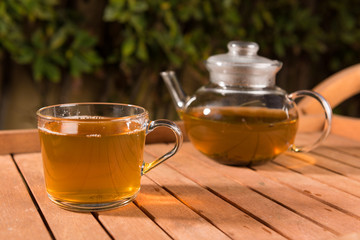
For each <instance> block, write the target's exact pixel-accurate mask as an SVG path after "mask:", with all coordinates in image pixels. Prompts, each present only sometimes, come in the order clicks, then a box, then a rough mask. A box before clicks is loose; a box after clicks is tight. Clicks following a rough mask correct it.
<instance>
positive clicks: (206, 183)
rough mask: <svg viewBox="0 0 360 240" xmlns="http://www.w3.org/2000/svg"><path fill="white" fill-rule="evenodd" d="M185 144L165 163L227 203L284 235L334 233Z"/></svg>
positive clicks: (304, 236)
mask: <svg viewBox="0 0 360 240" xmlns="http://www.w3.org/2000/svg"><path fill="white" fill-rule="evenodd" d="M187 147H191V144H190V143H189V144H184V146H183V148H182V150H180V152H179V153H178V154H177V155H175V156H174V157H173V158H172V159H170V160H168V161H167V163H166V164H167V165H170V166H172V167H173V168H174V169H176V170H177V171H179V172H181V173H182V174H184V175H185V176H186V177H188V178H190V179H191V180H193V181H195V182H197V183H198V184H200V185H201V186H203V187H204V188H209V189H212V191H214V192H217V193H218V194H219V195H222V196H223V198H224V199H227V200H228V201H229V203H232V204H234V205H235V206H238V207H240V209H245V210H246V211H247V212H250V213H252V214H253V215H255V216H257V217H258V218H259V219H261V220H262V221H264V222H266V223H267V224H268V225H269V226H271V228H272V229H273V230H274V231H277V232H281V233H282V234H283V235H284V236H287V237H289V238H292V239H319V238H320V237H323V238H328V239H332V238H334V237H335V236H334V235H333V234H332V233H331V232H330V231H329V230H325V229H324V228H323V227H321V226H319V225H318V224H315V223H313V222H311V221H309V220H308V219H305V218H303V217H301V216H299V215H297V214H296V213H294V212H292V211H290V210H289V209H286V208H284V207H282V206H280V205H278V204H277V203H275V202H273V201H271V200H269V199H268V198H265V197H264V196H262V195H260V194H258V193H256V192H254V191H252V190H250V189H248V188H247V187H245V186H243V185H241V184H239V183H238V182H235V181H233V180H232V179H230V178H228V177H225V176H224V175H223V174H220V173H219V172H218V171H217V169H213V168H211V167H209V166H207V165H204V162H203V161H199V159H198V157H201V155H199V156H198V155H196V154H198V152H195V151H194V149H190V150H189V151H187V149H186V148H187ZM147 149H148V150H149V151H151V152H152V153H153V154H156V155H159V153H160V152H161V151H163V150H162V146H161V145H159V144H156V145H151V146H149V148H147ZM211 164H212V163H211ZM255 203H256V204H255ZM254 204H255V205H254ZM280 216H281V217H280ZM305 229H306V231H305Z"/></svg>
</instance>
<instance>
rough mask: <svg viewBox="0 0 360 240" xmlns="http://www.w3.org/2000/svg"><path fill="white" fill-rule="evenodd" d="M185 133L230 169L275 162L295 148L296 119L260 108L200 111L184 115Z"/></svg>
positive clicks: (226, 107)
mask: <svg viewBox="0 0 360 240" xmlns="http://www.w3.org/2000/svg"><path fill="white" fill-rule="evenodd" d="M182 118H183V120H184V124H185V128H186V132H187V134H188V136H189V138H190V140H191V142H192V143H193V144H194V146H195V147H196V148H197V149H198V150H199V151H200V152H202V153H203V154H205V155H207V156H208V157H210V158H212V159H215V160H216V161H218V162H221V163H223V164H228V165H244V166H245V165H254V164H260V163H263V162H266V161H268V160H271V159H273V158H274V157H276V156H277V155H279V154H280V153H282V152H284V151H286V150H287V149H288V148H289V146H290V145H291V144H293V142H294V139H295V135H296V130H297V127H298V117H297V115H295V114H294V115H292V116H290V117H289V116H287V115H286V112H284V111H282V110H281V109H268V108H257V107H234V106H232V107H228V106H225V107H211V108H208V107H198V108H192V109H190V110H189V111H187V112H185V113H183V114H182Z"/></svg>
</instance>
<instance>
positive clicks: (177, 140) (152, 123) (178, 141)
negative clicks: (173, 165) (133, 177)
mask: <svg viewBox="0 0 360 240" xmlns="http://www.w3.org/2000/svg"><path fill="white" fill-rule="evenodd" d="M160 126H163V127H168V128H170V129H171V130H172V131H173V133H174V134H175V137H176V138H175V146H174V147H173V149H172V150H171V151H169V152H167V153H165V154H164V155H163V156H161V157H159V158H157V159H155V160H154V161H152V162H150V163H144V164H143V166H142V171H141V175H144V174H145V173H147V172H148V171H150V170H151V169H153V168H154V167H156V166H157V165H159V164H160V163H162V162H164V161H165V160H167V159H168V158H170V157H172V156H173V155H174V154H175V153H176V152H177V151H178V150H179V149H180V147H181V144H182V142H183V134H182V132H181V130H180V128H179V127H178V126H177V125H176V124H175V123H174V122H172V121H169V120H165V119H161V120H155V121H150V123H149V124H148V126H147V129H146V134H148V133H150V132H151V131H153V130H154V129H155V128H157V127H160Z"/></svg>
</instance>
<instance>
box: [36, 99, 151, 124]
mask: <svg viewBox="0 0 360 240" xmlns="http://www.w3.org/2000/svg"><path fill="white" fill-rule="evenodd" d="M77 105H98V106H99V105H113V106H125V107H133V108H139V109H141V110H142V113H139V114H134V115H129V116H124V117H111V118H108V119H106V120H102V119H96V120H91V121H94V122H102V121H106V122H109V121H121V120H128V119H130V118H145V117H148V116H149V112H148V111H147V110H146V109H145V108H143V107H140V106H137V105H134V104H126V103H111V102H75V103H61V104H54V105H49V106H45V107H42V108H40V109H38V110H37V111H36V115H37V116H38V117H39V118H41V119H47V120H57V121H69V122H71V121H73V122H82V121H84V122H89V119H76V118H62V117H54V116H49V115H45V114H42V113H41V112H42V111H44V110H46V109H50V108H55V107H62V106H64V107H66V106H68V107H72V106H77Z"/></svg>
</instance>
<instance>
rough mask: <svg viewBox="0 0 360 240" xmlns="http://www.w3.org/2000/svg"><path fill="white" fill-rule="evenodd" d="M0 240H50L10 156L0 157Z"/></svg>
mask: <svg viewBox="0 0 360 240" xmlns="http://www.w3.org/2000/svg"><path fill="white" fill-rule="evenodd" d="M0 179H1V181H0V199H1V200H0V201H1V204H0V239H29V238H33V239H51V237H50V234H49V232H48V231H47V229H46V227H45V225H44V223H43V221H42V219H41V216H40V215H39V213H38V211H37V210H36V207H35V205H34V203H33V201H32V200H31V197H30V195H29V193H28V191H27V189H26V186H25V184H24V182H23V180H22V178H21V175H20V174H19V172H18V170H17V168H16V166H15V164H14V163H13V161H12V159H11V157H10V156H0Z"/></svg>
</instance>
